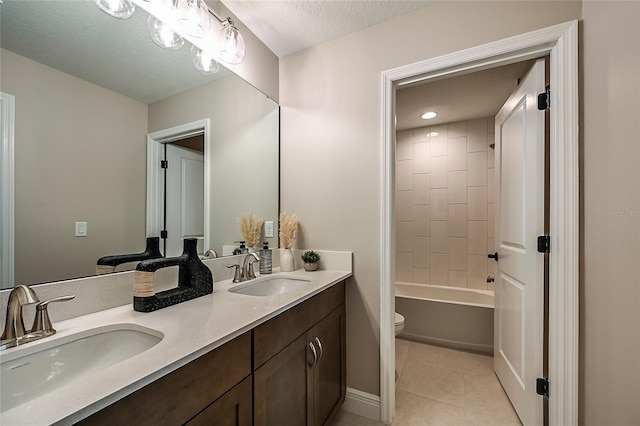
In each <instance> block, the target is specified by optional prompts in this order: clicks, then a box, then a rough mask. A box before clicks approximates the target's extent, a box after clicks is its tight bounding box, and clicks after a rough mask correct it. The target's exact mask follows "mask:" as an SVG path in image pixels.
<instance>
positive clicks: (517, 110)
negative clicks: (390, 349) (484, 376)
mask: <svg viewBox="0 0 640 426" xmlns="http://www.w3.org/2000/svg"><path fill="white" fill-rule="evenodd" d="M544 82H545V65H544V60H539V61H537V62H536V63H535V65H534V66H533V67H532V69H531V70H530V71H529V73H528V74H527V75H526V77H525V78H524V80H522V81H521V83H520V86H519V87H518V89H517V90H516V91H515V92H514V93H513V94H512V95H511V96H510V97H509V100H508V101H507V102H506V103H505V104H504V106H503V107H502V109H501V110H500V112H499V113H498V115H497V116H496V120H495V122H496V228H495V229H496V246H497V251H498V256H499V258H498V261H497V264H496V265H497V268H496V270H497V273H496V283H495V296H496V298H495V322H494V327H495V333H494V339H495V341H494V352H495V353H494V367H495V370H496V374H497V375H498V378H499V379H500V382H501V383H502V386H503V387H504V389H505V391H506V393H507V396H508V397H509V399H510V400H511V403H512V404H513V407H514V408H515V410H516V412H517V413H518V416H519V417H520V420H521V421H522V423H523V424H524V425H525V426H527V425H541V424H542V423H543V397H541V396H539V395H537V394H536V378H538V377H542V373H543V370H542V369H543V325H544V311H543V303H544V297H543V296H544V268H543V267H544V264H543V262H544V255H543V254H540V253H538V252H537V237H538V236H539V235H543V234H544V143H545V142H544V119H545V118H544V116H545V114H544V111H539V110H538V108H537V95H538V94H539V93H542V92H544V87H545V84H544Z"/></svg>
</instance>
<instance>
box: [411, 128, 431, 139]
mask: <svg viewBox="0 0 640 426" xmlns="http://www.w3.org/2000/svg"><path fill="white" fill-rule="evenodd" d="M430 134H431V126H425V127H418V128H416V129H413V143H417V142H426V141H429V140H431V136H430Z"/></svg>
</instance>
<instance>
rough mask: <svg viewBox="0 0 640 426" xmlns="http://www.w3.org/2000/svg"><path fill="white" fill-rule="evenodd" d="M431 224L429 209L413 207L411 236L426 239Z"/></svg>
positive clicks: (427, 207)
mask: <svg viewBox="0 0 640 426" xmlns="http://www.w3.org/2000/svg"><path fill="white" fill-rule="evenodd" d="M430 223H431V208H430V207H429V206H428V205H423V206H414V207H413V236H414V237H428V236H429V228H430Z"/></svg>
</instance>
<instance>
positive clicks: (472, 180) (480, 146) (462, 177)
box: [396, 117, 495, 290]
mask: <svg viewBox="0 0 640 426" xmlns="http://www.w3.org/2000/svg"><path fill="white" fill-rule="evenodd" d="M492 143H494V120H493V117H490V118H483V119H477V120H469V121H461V122H456V123H449V124H442V125H437V126H432V127H420V128H416V129H411V130H404V131H400V132H398V133H397V134H396V280H397V281H402V282H412V283H419V284H435V285H445V286H455V287H467V288H475V289H483V290H487V289H488V290H493V283H490V284H488V283H487V276H489V275H491V276H494V262H495V261H494V260H492V259H488V258H487V254H488V253H492V252H494V251H495V249H494V239H493V236H494V176H495V174H494V171H495V169H494V151H493V150H492V149H490V148H489V145H490V144H492Z"/></svg>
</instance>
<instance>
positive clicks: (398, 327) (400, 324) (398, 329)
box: [395, 312, 404, 336]
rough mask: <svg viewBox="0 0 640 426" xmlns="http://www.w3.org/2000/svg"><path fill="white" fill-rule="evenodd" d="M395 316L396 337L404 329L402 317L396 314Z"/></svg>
mask: <svg viewBox="0 0 640 426" xmlns="http://www.w3.org/2000/svg"><path fill="white" fill-rule="evenodd" d="M395 314H396V336H397V335H398V334H400V332H401V331H402V329H403V328H404V317H403V316H402V315H400V314H399V313H397V312H396V313H395Z"/></svg>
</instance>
